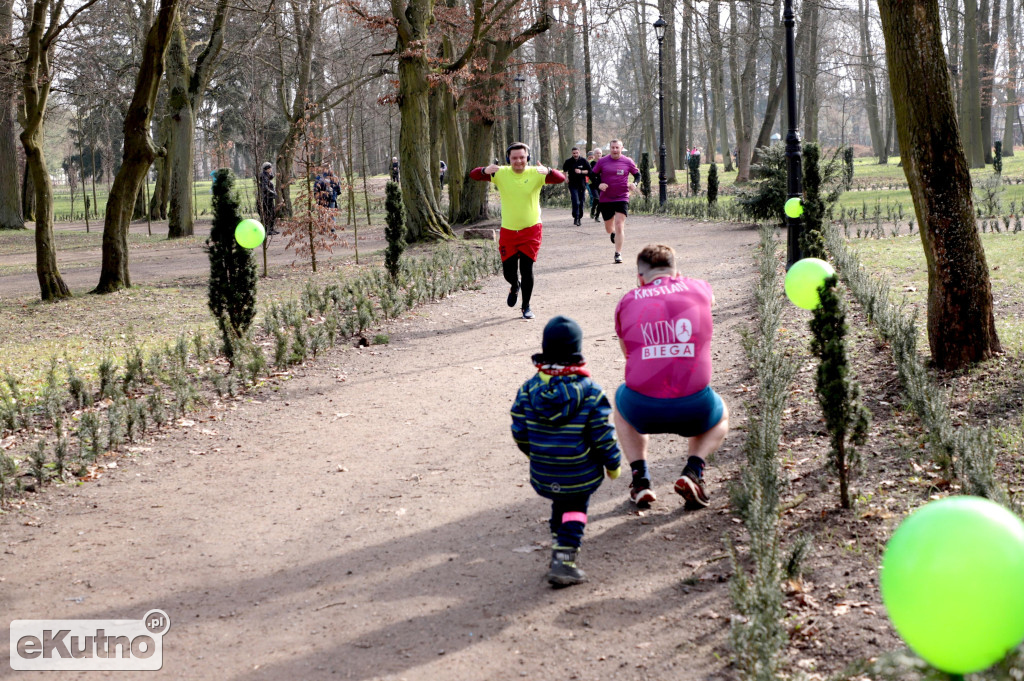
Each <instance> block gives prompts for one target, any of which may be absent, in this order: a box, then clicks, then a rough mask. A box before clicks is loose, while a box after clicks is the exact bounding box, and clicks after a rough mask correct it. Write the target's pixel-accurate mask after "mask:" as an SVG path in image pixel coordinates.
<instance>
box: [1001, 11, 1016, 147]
mask: <svg viewBox="0 0 1024 681" xmlns="http://www.w3.org/2000/svg"><path fill="white" fill-rule="evenodd" d="M1017 28H1018V27H1017V16H1016V14H1015V13H1014V11H1013V0H1006V44H1007V45H1008V49H1007V50H1006V57H1007V74H1006V119H1005V121H1004V123H1003V156H1013V140H1014V135H1013V122H1014V119H1015V118H1016V117H1017V107H1018V99H1017V77H1018V75H1019V73H1020V63H1019V54H1018V50H1019V49H1020V44H1019V43H1018V42H1017V40H1018V38H1017Z"/></svg>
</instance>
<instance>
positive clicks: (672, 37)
mask: <svg viewBox="0 0 1024 681" xmlns="http://www.w3.org/2000/svg"><path fill="white" fill-rule="evenodd" d="M658 11H659V12H661V16H662V18H664V19H665V21H667V22H668V27H667V28H666V29H665V40H664V41H663V45H662V51H663V53H664V64H665V70H664V73H663V74H662V80H663V81H664V89H665V93H664V94H665V179H666V180H667V181H668V182H669V184H675V183H676V182H677V178H676V165H677V164H676V158H678V157H677V156H676V149H678V148H679V128H678V127H676V126H674V125H672V121H674V120H676V117H677V116H678V108H679V104H678V102H679V93H678V89H677V87H676V83H677V82H678V81H677V76H676V52H677V48H676V27H675V26H674V25H673V24H674V23H675V22H674V21H673V17H675V15H676V0H658ZM659 153H660V150H659V149H658V148H655V153H654V157H655V158H658V154H659Z"/></svg>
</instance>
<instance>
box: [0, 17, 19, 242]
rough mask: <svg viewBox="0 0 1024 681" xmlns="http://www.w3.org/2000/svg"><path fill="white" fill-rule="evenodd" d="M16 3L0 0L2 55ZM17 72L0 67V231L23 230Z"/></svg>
mask: <svg viewBox="0 0 1024 681" xmlns="http://www.w3.org/2000/svg"><path fill="white" fill-rule="evenodd" d="M12 10H13V0H0V55H6V54H7V53H8V50H12V49H13V48H14V45H13V44H12V43H11V29H12V27H13V25H14V15H13V13H12ZM17 86H18V83H17V80H15V71H14V70H13V69H9V68H7V67H0V168H3V169H4V170H3V172H2V173H0V229H24V228H25V221H24V220H23V219H22V217H21V197H20V196H18V190H19V187H18V165H19V164H18V150H17V146H16V145H17V139H18V137H17V134H16V132H15V129H14V127H15V124H16V122H17V117H16V116H15V114H14V102H15V101H16V99H17V96H16V90H17Z"/></svg>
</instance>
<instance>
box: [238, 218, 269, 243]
mask: <svg viewBox="0 0 1024 681" xmlns="http://www.w3.org/2000/svg"><path fill="white" fill-rule="evenodd" d="M264 236H266V232H265V231H264V229H263V225H261V224H260V223H259V222H258V221H257V220H253V219H252V218H247V219H245V220H242V221H241V222H239V223H238V226H237V227H235V241H237V242H238V245H239V246H241V247H242V248H256V247H257V246H259V245H260V244H261V243H263V237H264Z"/></svg>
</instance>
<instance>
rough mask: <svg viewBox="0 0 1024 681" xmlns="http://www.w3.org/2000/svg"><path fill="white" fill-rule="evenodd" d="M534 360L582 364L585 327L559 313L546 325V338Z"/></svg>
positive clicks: (548, 362)
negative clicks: (582, 327)
mask: <svg viewBox="0 0 1024 681" xmlns="http://www.w3.org/2000/svg"><path fill="white" fill-rule="evenodd" d="M541 350H542V352H541V353H540V354H537V355H534V356H533V361H534V362H539V363H543V364H563V365H570V364H580V363H582V362H583V329H581V328H580V325H579V324H577V323H576V321H575V320H573V319H570V318H569V317H563V316H562V315H558V316H557V317H552V318H551V320H550V321H549V322H548V323H547V325H546V326H545V327H544V340H543V341H542V343H541Z"/></svg>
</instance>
